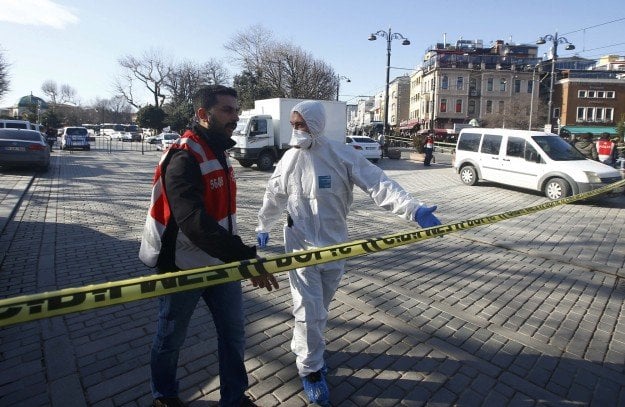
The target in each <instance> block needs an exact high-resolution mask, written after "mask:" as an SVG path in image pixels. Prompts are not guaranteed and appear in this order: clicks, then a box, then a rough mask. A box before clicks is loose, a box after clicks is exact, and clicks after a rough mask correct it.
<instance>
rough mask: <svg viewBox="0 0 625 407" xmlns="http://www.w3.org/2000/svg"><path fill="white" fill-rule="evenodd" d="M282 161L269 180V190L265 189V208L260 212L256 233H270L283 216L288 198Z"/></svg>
mask: <svg viewBox="0 0 625 407" xmlns="http://www.w3.org/2000/svg"><path fill="white" fill-rule="evenodd" d="M281 163H282V160H281V161H279V162H278V164H277V165H276V169H275V171H274V172H273V174H272V175H271V178H269V182H268V183H267V188H266V189H265V196H264V197H263V206H262V207H261V208H260V211H259V212H258V226H257V227H256V233H260V232H265V233H269V231H270V230H271V228H272V227H273V226H274V225H275V224H276V222H278V221H279V220H280V218H281V217H282V216H283V213H284V209H285V208H286V203H287V199H288V196H287V194H286V192H285V191H286V188H285V186H284V185H282V180H283V179H284V178H283V176H282V172H283V170H282V165H281Z"/></svg>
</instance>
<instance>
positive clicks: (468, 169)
mask: <svg viewBox="0 0 625 407" xmlns="http://www.w3.org/2000/svg"><path fill="white" fill-rule="evenodd" d="M460 180H461V181H462V182H463V183H464V184H465V185H469V186H472V185H475V184H477V171H475V168H474V167H473V166H472V165H465V166H464V167H462V168H461V169H460Z"/></svg>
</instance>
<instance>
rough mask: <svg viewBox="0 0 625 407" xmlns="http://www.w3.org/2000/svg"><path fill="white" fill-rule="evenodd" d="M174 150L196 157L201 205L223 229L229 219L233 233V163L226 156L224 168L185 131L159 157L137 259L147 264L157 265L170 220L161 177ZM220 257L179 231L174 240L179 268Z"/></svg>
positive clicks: (206, 263) (205, 263) (209, 262)
mask: <svg viewBox="0 0 625 407" xmlns="http://www.w3.org/2000/svg"><path fill="white" fill-rule="evenodd" d="M174 150H186V151H188V152H189V153H191V154H192V155H193V157H195V159H196V160H197V162H198V164H199V166H200V170H201V172H202V180H203V182H204V199H203V200H204V207H205V209H206V212H207V213H208V214H209V215H210V216H211V217H212V218H213V219H215V220H216V221H217V222H218V223H219V224H220V225H221V226H222V227H224V228H225V229H226V230H228V228H229V220H230V224H231V225H232V230H231V233H232V234H236V233H237V230H236V193H237V191H236V182H235V179H234V174H233V169H232V165H231V164H230V160H229V159H228V157H227V156H226V163H227V169H228V170H227V171H224V168H223V167H222V166H221V164H220V163H219V161H218V160H217V158H216V157H215V154H214V153H213V151H212V150H211V149H210V148H209V147H208V145H207V144H206V142H204V141H203V140H202V138H201V137H200V136H199V135H197V134H195V133H194V132H192V131H190V130H188V131H187V132H185V133H184V134H183V135H182V137H181V138H179V139H178V140H176V142H174V144H172V145H171V147H169V149H168V150H167V151H166V152H165V153H164V154H163V156H162V157H161V160H160V162H159V163H158V166H157V167H156V171H155V173H154V181H153V185H152V198H151V202H150V208H149V210H148V214H147V216H146V220H145V226H144V228H143V236H142V239H141V248H140V249H139V258H140V259H141V261H142V262H143V263H144V264H145V265H147V266H149V267H154V266H156V262H157V260H158V256H159V253H160V251H161V239H162V237H163V233H164V232H165V227H166V226H167V224H168V223H169V220H170V217H171V210H170V208H169V202H168V200H167V194H166V191H165V185H164V183H163V179H162V177H161V175H162V173H163V163H165V162H167V161H168V157H169V156H170V154H171V152H172V151H174ZM222 263H223V262H222V261H221V260H219V259H216V258H214V257H211V256H209V255H208V254H207V253H206V252H205V251H203V250H202V249H200V248H199V247H197V246H195V245H194V244H193V243H192V242H191V240H189V238H188V237H187V236H185V235H184V233H182V231H181V230H179V231H178V237H177V239H176V266H177V267H179V268H180V269H182V270H185V269H190V268H197V267H204V266H210V265H216V264H222Z"/></svg>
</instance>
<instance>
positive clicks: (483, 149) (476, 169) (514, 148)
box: [454, 128, 623, 200]
mask: <svg viewBox="0 0 625 407" xmlns="http://www.w3.org/2000/svg"><path fill="white" fill-rule="evenodd" d="M454 168H455V170H456V172H457V173H458V174H459V175H460V180H461V181H462V182H463V183H464V184H466V185H475V184H476V183H477V181H478V180H484V181H491V182H495V183H499V184H505V185H510V186H514V187H518V188H525V189H531V190H535V191H542V192H543V193H544V194H545V196H546V197H547V198H549V199H552V200H555V199H560V198H564V197H567V196H569V195H573V194H578V193H582V192H587V191H591V190H594V189H598V188H601V187H604V186H606V185H607V184H611V183H613V182H616V181H620V180H621V174H620V173H619V171H617V170H615V169H614V168H612V167H610V166H609V165H605V164H602V163H600V162H597V161H593V160H589V159H587V158H585V157H584V156H583V155H582V153H580V152H579V151H577V150H576V149H575V148H574V147H573V146H571V145H570V144H569V143H567V142H566V141H564V140H563V139H562V138H561V137H560V136H558V135H557V134H552V133H546V132H542V131H528V130H513V129H486V128H484V129H482V128H467V129H462V130H461V131H460V135H459V137H458V143H457V145H456V156H455V163H454ZM612 192H613V193H623V188H619V189H618V190H616V191H612Z"/></svg>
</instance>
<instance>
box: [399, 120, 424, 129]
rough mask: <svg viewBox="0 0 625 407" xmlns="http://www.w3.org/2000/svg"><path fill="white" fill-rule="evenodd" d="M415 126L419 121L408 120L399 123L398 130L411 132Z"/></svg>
mask: <svg viewBox="0 0 625 407" xmlns="http://www.w3.org/2000/svg"><path fill="white" fill-rule="evenodd" d="M417 124H419V119H410V120H407V121H403V122H401V123H399V129H400V130H412V129H413V128H414V127H415V126H416V125H417Z"/></svg>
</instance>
